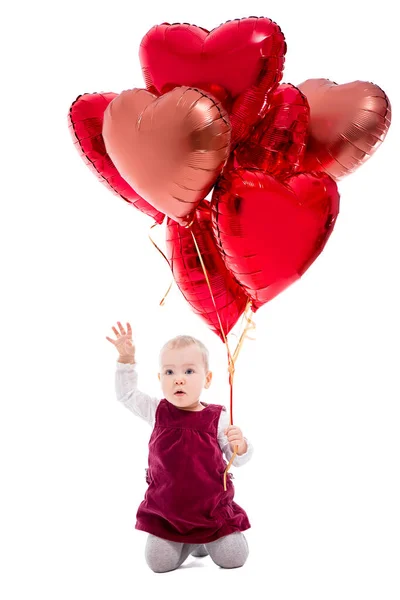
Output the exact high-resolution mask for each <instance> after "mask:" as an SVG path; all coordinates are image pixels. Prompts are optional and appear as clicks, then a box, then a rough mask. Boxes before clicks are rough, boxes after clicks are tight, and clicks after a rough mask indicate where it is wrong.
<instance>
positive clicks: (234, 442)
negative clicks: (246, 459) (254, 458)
mask: <svg viewBox="0 0 400 600" xmlns="http://www.w3.org/2000/svg"><path fill="white" fill-rule="evenodd" d="M224 433H225V435H226V437H227V438H228V442H229V443H230V445H231V449H232V450H234V449H235V446H237V447H238V450H237V454H238V455H239V456H240V455H241V454H244V453H245V452H247V442H246V440H245V439H244V436H243V433H242V430H241V429H240V428H239V427H236V426H235V425H229V427H227V428H226V429H225V431H224Z"/></svg>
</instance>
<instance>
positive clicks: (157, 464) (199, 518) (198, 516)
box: [135, 399, 250, 544]
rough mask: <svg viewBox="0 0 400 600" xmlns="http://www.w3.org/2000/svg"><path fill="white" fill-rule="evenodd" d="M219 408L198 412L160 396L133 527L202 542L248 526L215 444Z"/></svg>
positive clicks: (242, 529) (170, 538) (162, 536)
mask: <svg viewBox="0 0 400 600" xmlns="http://www.w3.org/2000/svg"><path fill="white" fill-rule="evenodd" d="M221 410H223V407H222V406H220V405H217V404H209V405H206V407H205V408H204V409H203V410H201V411H198V412H192V411H186V410H182V409H180V408H177V407H176V406H174V405H173V404H171V403H170V402H168V400H165V399H164V400H161V401H160V403H159V405H158V407H157V410H156V417H155V425H154V429H153V432H152V434H151V437H150V441H149V468H148V470H147V483H148V488H147V491H146V494H145V497H144V500H143V502H142V503H141V504H140V506H139V509H138V511H137V515H136V526H135V527H136V529H140V530H142V531H147V532H148V533H151V534H153V535H156V536H158V537H160V538H163V539H166V540H171V541H173V542H183V543H190V544H206V543H208V542H213V541H215V540H217V539H219V538H221V537H224V536H226V535H229V534H230V533H234V532H236V531H245V530H246V529H249V527H250V523H249V520H248V517H247V515H246V513H245V511H244V510H243V509H242V508H241V507H240V506H239V505H238V504H236V502H234V501H233V496H234V486H233V483H232V481H231V477H230V476H229V475H230V474H229V473H228V477H227V480H226V487H227V490H226V492H225V491H224V471H225V467H226V461H225V460H224V457H223V454H222V452H221V448H220V447H219V444H218V421H219V417H220V414H221Z"/></svg>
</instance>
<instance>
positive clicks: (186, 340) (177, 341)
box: [159, 335, 209, 373]
mask: <svg viewBox="0 0 400 600" xmlns="http://www.w3.org/2000/svg"><path fill="white" fill-rule="evenodd" d="M192 344H195V345H196V346H197V347H198V348H199V349H200V352H201V354H202V356H203V362H204V368H205V371H206V373H207V372H208V370H209V355H208V350H207V348H206V347H205V345H204V344H203V342H201V341H200V340H198V339H197V338H195V337H192V336H191V335H177V336H176V337H174V338H172V339H171V340H168V342H166V343H165V344H164V346H163V347H162V348H161V350H160V360H159V362H160V364H161V356H162V353H163V352H164V350H166V349H167V348H169V349H171V350H172V349H174V348H185V347H186V346H191V345H192Z"/></svg>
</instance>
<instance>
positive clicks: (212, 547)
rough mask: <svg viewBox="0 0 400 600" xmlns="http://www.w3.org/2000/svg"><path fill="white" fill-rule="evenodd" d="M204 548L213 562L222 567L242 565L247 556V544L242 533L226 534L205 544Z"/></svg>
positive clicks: (235, 567)
mask: <svg viewBox="0 0 400 600" xmlns="http://www.w3.org/2000/svg"><path fill="white" fill-rule="evenodd" d="M206 548H207V550H208V552H209V554H210V556H211V559H212V560H213V562H214V563H215V564H216V565H218V566H219V567H221V568H222V569H237V568H239V567H243V565H244V564H245V562H246V560H247V558H248V556H249V546H248V544H247V540H246V538H245V537H244V535H243V533H240V532H237V533H232V534H231V535H227V536H226V537H224V538H221V539H220V540H217V541H216V542H211V544H207V545H206Z"/></svg>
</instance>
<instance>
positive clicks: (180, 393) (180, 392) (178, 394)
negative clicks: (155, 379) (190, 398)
mask: <svg viewBox="0 0 400 600" xmlns="http://www.w3.org/2000/svg"><path fill="white" fill-rule="evenodd" d="M183 394H185V392H183V391H182V390H179V391H178V392H175V394H174V395H175V396H182V395H183Z"/></svg>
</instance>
